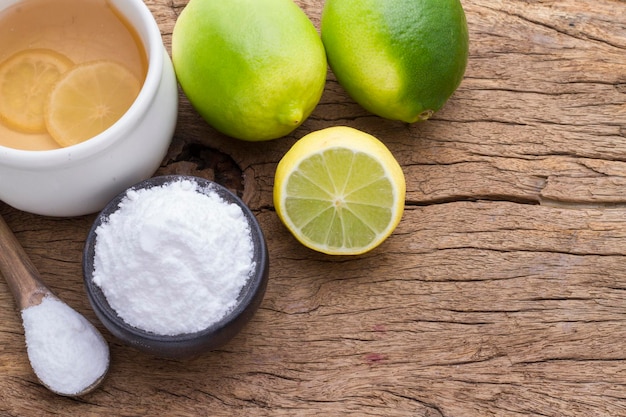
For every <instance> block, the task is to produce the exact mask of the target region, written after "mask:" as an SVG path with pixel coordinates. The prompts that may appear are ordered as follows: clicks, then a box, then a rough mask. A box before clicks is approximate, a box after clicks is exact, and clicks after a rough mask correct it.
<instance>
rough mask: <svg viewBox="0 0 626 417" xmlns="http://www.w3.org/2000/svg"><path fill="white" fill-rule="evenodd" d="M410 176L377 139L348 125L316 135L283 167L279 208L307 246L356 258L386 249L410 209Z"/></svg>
mask: <svg viewBox="0 0 626 417" xmlns="http://www.w3.org/2000/svg"><path fill="white" fill-rule="evenodd" d="M405 193H406V184H405V179H404V174H403V172H402V169H401V167H400V165H399V164H398V162H397V161H396V160H395V158H394V157H393V155H392V154H391V152H390V151H389V149H387V148H386V147H385V145H384V144H382V142H380V141H379V140H378V139H376V138H375V137H373V136H371V135H369V134H366V133H364V132H361V131H359V130H356V129H352V128H349V127H345V126H336V127H331V128H327V129H323V130H320V131H317V132H313V133H311V134H309V135H307V136H305V137H303V138H302V139H300V140H299V141H298V142H296V144H295V145H294V146H293V147H292V148H291V149H290V150H289V151H288V152H287V153H286V154H285V156H284V157H283V158H282V159H281V161H280V163H279V164H278V167H277V170H276V176H275V183H274V205H275V207H276V211H277V213H278V216H279V217H280V219H281V220H282V221H283V223H284V224H285V226H286V227H287V228H288V229H289V230H290V232H291V233H292V234H293V235H294V236H295V237H296V239H298V240H299V241H300V242H301V243H302V244H304V245H305V246H307V247H309V248H311V249H314V250H317V251H319V252H323V253H327V254H333V255H341V254H343V255H356V254H360V253H364V252H367V251H369V250H371V249H374V248H375V247H377V246H378V245H380V244H381V243H382V242H383V241H384V240H385V239H386V238H387V237H388V236H389V235H390V234H391V233H392V232H393V230H394V229H395V228H396V226H397V225H398V223H399V222H400V219H401V217H402V213H403V211H404V197H405Z"/></svg>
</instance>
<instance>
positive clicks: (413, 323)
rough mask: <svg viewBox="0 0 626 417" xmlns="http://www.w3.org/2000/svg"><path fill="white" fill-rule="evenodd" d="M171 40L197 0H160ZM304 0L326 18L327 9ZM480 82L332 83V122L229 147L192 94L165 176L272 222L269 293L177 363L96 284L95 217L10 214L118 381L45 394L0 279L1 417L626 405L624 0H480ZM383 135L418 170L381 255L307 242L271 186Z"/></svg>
mask: <svg viewBox="0 0 626 417" xmlns="http://www.w3.org/2000/svg"><path fill="white" fill-rule="evenodd" d="M146 3H147V4H148V6H149V7H150V9H151V11H152V12H153V14H154V16H155V18H156V19H157V21H158V23H159V26H160V28H161V31H162V33H163V39H164V42H165V44H166V46H167V48H168V50H169V48H170V41H171V33H172V29H173V27H174V23H175V21H176V16H177V14H178V13H179V12H180V11H181V10H182V8H183V7H184V6H185V4H186V1H185V0H173V1H172V0H167V1H166V0H147V1H146ZM297 3H298V4H299V5H300V6H301V7H302V8H303V9H304V11H305V12H306V13H307V15H309V17H310V18H311V20H312V21H313V22H314V24H315V25H316V26H317V27H318V28H319V18H320V11H321V8H322V6H323V0H300V1H297ZM463 5H464V7H465V10H466V13H467V18H468V24H469V29H470V39H471V46H470V59H469V66H468V69H467V72H466V74H465V79H464V81H463V83H462V84H461V86H460V88H459V89H458V90H457V92H456V93H455V95H454V96H453V97H452V99H451V100H450V101H449V102H448V103H447V105H446V106H445V107H444V109H442V110H441V111H440V112H439V113H437V114H436V115H435V116H434V117H433V118H432V120H430V121H427V122H425V123H422V124H415V125H406V124H403V123H399V122H392V121H387V120H383V119H381V118H379V117H375V116H372V115H371V114H368V113H367V112H366V111H364V110H363V109H362V108H360V107H359V106H358V105H356V104H355V103H354V102H353V101H352V100H351V99H350V98H349V97H348V96H347V95H346V93H345V92H344V90H343V89H342V88H341V87H340V86H339V85H338V84H337V82H336V81H335V78H334V76H333V75H332V72H329V74H328V83H327V87H326V91H325V93H324V95H323V97H322V100H321V102H320V104H319V106H318V107H317V108H316V110H315V111H314V113H313V115H312V116H311V117H310V118H309V119H308V120H307V121H306V122H305V123H304V124H303V125H302V126H301V127H300V128H298V129H297V130H296V131H295V132H294V133H293V134H292V135H290V136H289V137H286V138H282V139H279V140H275V141H271V142H266V143H256V144H255V143H247V142H240V141H236V140H233V139H229V138H226V137H224V136H222V135H220V134H218V133H216V132H215V131H214V130H213V129H212V128H210V127H209V126H208V125H207V124H206V123H205V122H203V121H202V120H201V119H200V118H199V116H198V115H197V114H196V113H195V111H194V110H192V108H191V107H190V106H189V104H188V102H187V101H186V100H185V99H184V97H182V96H181V108H180V119H179V124H178V128H177V131H176V135H175V138H174V142H173V144H172V147H171V150H170V152H169V155H168V156H167V158H166V159H165V160H164V162H163V164H162V167H161V168H160V170H159V171H158V173H159V174H163V173H187V174H194V175H198V176H202V177H206V178H211V179H215V180H216V181H217V182H220V183H222V184H225V185H227V186H228V187H230V188H232V189H233V190H236V191H237V192H239V193H240V195H242V196H243V198H244V200H245V201H246V202H247V203H248V204H249V206H250V207H251V208H252V209H253V210H254V212H255V214H256V216H257V217H258V219H259V221H260V222H261V225H262V227H263V229H264V231H265V234H266V237H267V242H268V245H269V251H270V259H271V276H270V283H269V285H268V289H267V293H266V297H265V299H264V301H263V303H262V306H261V309H260V310H259V311H258V313H257V314H256V315H255V316H254V318H253V320H252V321H251V323H249V325H248V326H247V327H246V328H245V329H244V330H243V332H242V333H241V334H240V335H238V336H237V337H236V338H235V339H234V340H232V342H230V343H229V344H228V345H226V346H225V347H224V348H222V349H220V350H218V351H215V352H210V353H207V354H206V355H203V356H202V357H200V358H197V359H194V360H191V361H174V360H163V359H158V358H154V357H151V356H148V355H146V354H143V353H140V352H137V351H135V350H133V349H131V348H129V347H127V346H124V345H122V344H120V343H119V342H118V341H117V340H115V339H114V338H113V337H112V336H111V335H110V334H109V333H108V332H107V331H106V330H105V329H104V328H103V327H102V326H101V325H100V323H99V322H97V319H96V318H95V315H94V314H93V311H92V310H91V308H90V306H89V303H88V301H87V298H86V295H85V291H84V288H83V285H82V273H81V266H80V265H81V258H82V255H81V251H82V248H83V244H84V239H85V236H86V234H87V231H88V229H89V227H90V225H91V223H92V221H93V219H94V216H93V215H88V216H83V217H80V218H69V219H67V218H46V217H41V216H36V215H31V214H27V213H24V212H19V211H17V210H14V209H13V208H11V207H9V206H7V205H5V204H2V203H0V214H1V215H2V216H4V217H5V219H6V221H7V223H8V224H9V225H10V226H11V228H12V229H13V230H14V231H15V234H16V236H17V238H18V239H19V241H20V242H21V243H22V244H23V246H24V247H25V250H26V252H27V253H28V254H29V256H30V257H31V258H32V260H33V262H34V264H35V265H36V266H37V268H38V269H39V270H40V272H41V273H42V275H43V276H44V280H45V281H46V283H47V284H48V285H49V286H50V287H52V288H53V290H54V291H55V292H56V293H57V294H58V295H59V296H61V297H62V298H63V299H64V300H65V301H66V302H67V303H68V304H70V305H71V306H72V307H74V308H75V309H76V310H78V311H80V312H81V313H83V314H84V315H85V316H86V317H87V318H89V319H90V320H92V321H93V322H94V323H95V324H96V325H97V326H98V327H99V328H100V329H101V330H102V331H103V333H104V335H105V337H106V338H107V340H108V341H109V342H110V346H111V355H112V364H111V370H110V374H109V376H108V378H107V380H106V381H105V383H104V385H103V386H102V387H101V388H100V389H98V390H97V391H96V392H93V393H92V394H89V395H87V396H86V397H84V398H81V399H78V400H73V399H68V398H64V397H59V396H55V395H54V394H51V393H50V392H48V391H47V390H46V389H44V388H43V387H42V386H41V385H39V384H38V383H37V381H36V379H35V376H34V374H33V373H32V371H31V369H30V367H29V363H28V359H27V356H26V351H25V346H24V338H23V332H22V328H21V322H20V320H19V316H18V314H17V312H16V307H15V304H14V301H13V299H12V298H11V295H10V293H9V290H8V287H7V286H6V284H5V283H4V281H1V282H0V415H1V416H3V417H4V416H20V417H23V416H46V415H63V416H65V415H76V416H79V415H80V416H201V415H211V416H240V415H241V416H320V415H323V416H347V415H354V416H369V415H372V416H373V415H377V416H424V417H426V416H428V417H444V416H445V417H452V416H454V417H484V416H626V301H624V297H625V296H626V104H625V103H626V2H625V1H624V0H558V1H557V0H554V1H549V0H536V1H531V0H463ZM335 125H348V126H353V127H356V128H358V129H361V130H364V131H366V132H369V133H371V134H374V135H375V136H378V137H379V138H381V139H382V140H383V141H384V142H385V143H386V144H387V145H388V147H389V148H390V149H391V150H392V152H393V153H394V154H395V155H396V157H397V158H398V160H399V161H400V163H401V165H402V167H403V169H404V172H405V175H406V178H407V187H408V190H407V201H406V210H405V214H404V217H403V219H402V221H401V223H400V225H399V226H398V228H397V230H396V232H395V233H394V234H393V235H392V236H391V237H390V238H389V239H388V240H387V241H386V242H385V243H384V244H383V245H382V246H380V247H379V248H377V249H376V250H374V251H373V252H370V253H368V254H365V255H362V256H358V257H350V258H348V257H330V256H326V255H322V254H318V253H315V252H313V251H310V250H308V249H306V248H304V247H303V246H301V245H300V244H298V243H297V242H296V241H295V240H294V239H293V238H292V237H291V235H290V234H289V233H288V232H287V231H286V229H285V228H284V227H283V226H282V224H281V223H280V221H279V219H278V217H277V216H276V212H275V211H274V208H273V205H272V201H271V193H272V184H273V173H274V169H275V168H276V164H277V162H278V161H279V160H280V158H281V156H282V155H283V154H284V153H285V152H286V151H287V150H288V149H289V147H290V146H291V145H292V144H293V143H294V142H295V141H296V140H297V139H298V138H300V137H302V136H303V135H304V134H306V133H308V132H310V131H313V130H317V129H321V128H325V127H329V126H335Z"/></svg>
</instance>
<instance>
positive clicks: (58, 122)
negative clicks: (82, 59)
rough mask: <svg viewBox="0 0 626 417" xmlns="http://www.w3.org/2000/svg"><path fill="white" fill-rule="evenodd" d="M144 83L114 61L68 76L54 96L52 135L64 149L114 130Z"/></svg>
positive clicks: (49, 111) (49, 121)
mask: <svg viewBox="0 0 626 417" xmlns="http://www.w3.org/2000/svg"><path fill="white" fill-rule="evenodd" d="M140 89H141V82H140V81H139V79H138V78H137V77H136V76H135V75H134V74H133V73H132V72H131V71H130V70H128V69H127V68H126V67H124V66H122V65H121V64H118V63H116V62H113V61H106V60H102V61H93V62H88V63H85V64H80V65H76V66H75V67H74V68H72V69H71V70H69V71H68V72H66V73H65V74H64V75H63V76H62V77H61V78H60V79H59V81H58V82H57V83H56V84H55V86H54V88H53V89H52V91H51V92H50V96H49V98H48V102H47V105H46V109H45V121H46V127H47V129H48V133H50V136H52V138H53V139H54V140H55V141H56V142H57V143H58V144H59V145H60V146H70V145H74V144H77V143H80V142H82V141H84V140H87V139H89V138H92V137H94V136H96V135H98V134H99V133H101V132H103V131H105V130H106V129H108V128H109V127H110V126H112V125H113V124H114V123H115V122H116V121H117V120H119V118H120V117H122V116H123V115H124V113H126V111H127V110H128V109H129V108H130V106H131V105H132V104H133V102H134V101H135V99H136V98H137V95H138V94H139V90H140Z"/></svg>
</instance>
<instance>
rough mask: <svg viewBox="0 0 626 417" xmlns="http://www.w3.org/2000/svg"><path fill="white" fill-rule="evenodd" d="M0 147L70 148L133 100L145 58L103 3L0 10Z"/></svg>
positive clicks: (64, 0) (53, 0) (43, 1)
mask: <svg viewBox="0 0 626 417" xmlns="http://www.w3.org/2000/svg"><path fill="white" fill-rule="evenodd" d="M0 39H1V40H2V42H1V43H0V145H1V146H7V147H11V148H16V149H23V150H50V149H57V148H60V147H65V146H70V145H73V144H76V143H80V142H82V141H84V140H87V139H89V138H91V137H93V136H96V135H97V134H98V133H101V132H103V131H104V130H106V129H107V128H108V127H110V126H111V125H112V124H114V123H115V122H116V121H117V120H118V119H119V118H120V117H121V116H122V115H123V114H124V113H125V112H126V111H127V110H128V108H129V107H130V106H131V105H132V103H133V102H134V101H135V99H136V97H137V95H138V94H139V91H140V89H141V86H142V84H143V81H144V80H145V77H146V73H147V67H148V65H147V57H146V52H145V50H144V48H143V45H142V43H141V41H140V40H139V37H138V35H137V33H136V32H135V30H134V29H133V28H132V27H131V26H130V25H129V24H128V22H127V21H126V19H125V18H124V17H123V16H122V15H121V14H120V13H119V12H118V11H117V10H116V9H115V8H114V7H113V6H112V5H111V4H110V3H109V2H108V0H81V1H76V0H23V1H20V2H17V3H16V4H14V5H13V6H11V7H9V8H8V9H5V10H4V11H3V12H1V13H0Z"/></svg>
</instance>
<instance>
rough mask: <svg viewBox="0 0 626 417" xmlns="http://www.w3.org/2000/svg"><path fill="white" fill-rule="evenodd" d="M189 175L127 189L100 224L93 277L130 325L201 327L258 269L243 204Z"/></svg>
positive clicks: (175, 329) (172, 329) (227, 306)
mask: <svg viewBox="0 0 626 417" xmlns="http://www.w3.org/2000/svg"><path fill="white" fill-rule="evenodd" d="M198 187H199V185H198V184H197V183H195V182H193V181H190V180H179V181H174V182H171V183H168V184H164V185H161V186H155V187H151V188H145V189H138V190H131V191H129V192H128V193H127V194H126V196H125V197H124V198H123V199H122V201H121V202H120V203H119V205H118V208H117V210H116V211H115V212H114V213H112V214H111V215H110V216H109V218H108V219H107V220H106V221H105V222H103V223H102V224H101V225H100V226H98V228H97V229H96V242H95V254H94V272H93V281H94V283H95V284H96V285H98V286H99V287H100V288H101V289H102V292H103V293H104V295H105V297H106V299H107V301H108V303H109V304H110V305H111V307H112V308H113V309H114V310H115V311H116V312H117V314H118V315H119V316H120V318H122V319H123V320H124V321H125V322H126V323H128V324H130V325H132V326H134V327H137V328H139V329H142V330H145V331H148V332H152V333H155V334H159V335H178V334H185V333H194V332H197V331H200V330H203V329H205V328H207V327H209V326H210V325H212V324H214V323H216V322H217V321H219V320H220V319H221V318H223V317H224V316H225V315H226V314H227V313H228V312H229V311H231V310H232V309H233V308H234V306H235V305H236V302H237V298H238V296H239V293H240V291H241V289H242V288H243V286H244V285H245V284H246V283H247V281H248V279H249V278H250V275H251V273H252V271H253V270H254V265H255V264H254V261H253V250H254V249H253V242H252V238H251V234H250V233H251V232H250V225H249V224H248V221H247V219H246V217H245V215H244V213H243V211H242V210H241V208H240V207H239V206H238V205H236V204H232V203H229V202H226V201H224V200H223V199H222V198H221V197H220V196H219V195H218V194H217V192H215V191H214V190H211V189H210V188H208V189H199V188H198Z"/></svg>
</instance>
